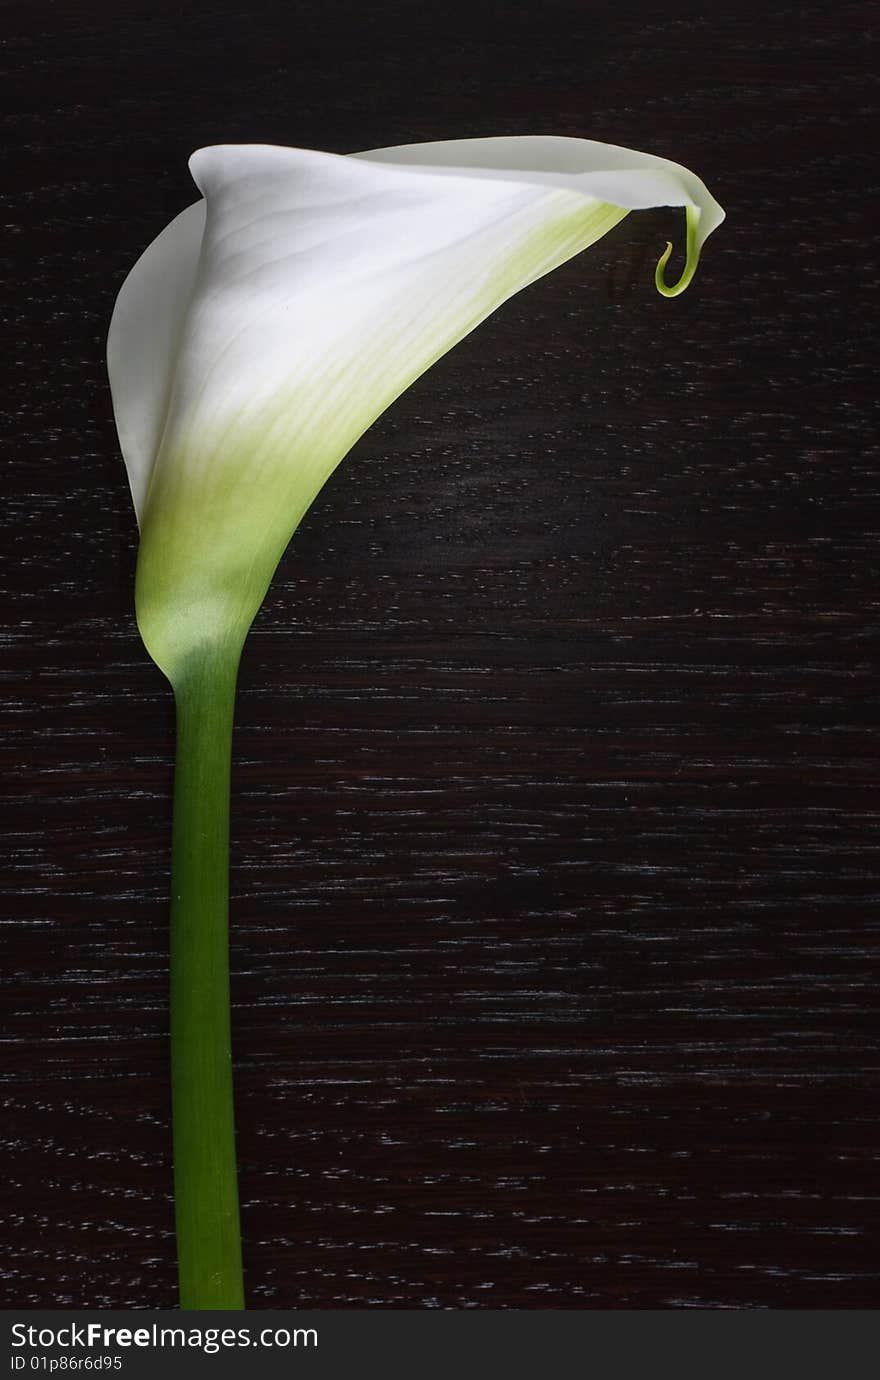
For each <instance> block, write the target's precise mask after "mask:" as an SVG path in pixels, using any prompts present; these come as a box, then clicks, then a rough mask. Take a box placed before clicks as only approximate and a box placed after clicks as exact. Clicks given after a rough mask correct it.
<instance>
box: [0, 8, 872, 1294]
mask: <svg viewBox="0 0 880 1380" xmlns="http://www.w3.org/2000/svg"><path fill="white" fill-rule="evenodd" d="M706 11H708V13H709V14H710V15H711V17H707V15H706ZM0 17H2V20H3V24H4V28H5V32H6V37H7V47H6V56H7V60H8V73H9V75H8V77H7V81H6V85H5V87H4V100H5V103H6V106H7V109H6V112H5V127H6V132H7V135H8V139H7V150H8V152H7V168H6V172H5V173H4V177H3V181H2V192H3V197H4V201H5V202H6V203H7V204H6V206H5V208H4V220H5V222H7V224H8V227H9V229H8V231H7V234H8V247H9V249H10V253H11V256H12V263H13V277H12V279H11V281H12V287H13V292H12V294H11V298H10V299H8V302H7V306H6V308H5V322H6V326H5V331H6V336H7V341H8V346H9V350H8V376H9V379H10V380H11V382H12V384H13V393H12V415H13V418H14V423H15V424H14V428H13V430H14V436H13V442H12V445H11V447H10V451H9V457H8V459H7V462H6V466H5V469H4V481H3V482H4V497H5V503H4V505H3V506H4V509H5V513H4V520H3V521H4V526H3V554H4V557H5V562H4V568H5V576H4V591H5V592H4V595H3V600H2V618H3V645H4V653H3V659H2V674H3V678H4V682H5V686H6V691H7V695H6V702H5V714H4V718H5V736H4V745H3V749H2V751H3V765H4V770H5V782H6V789H7V797H6V799H7V804H6V806H5V810H6V813H5V819H4V823H5V826H6V832H7V838H8V851H7V855H6V860H5V864H4V871H3V877H2V888H3V898H4V915H3V918H4V927H3V934H4V939H5V957H4V961H3V995H4V1003H5V1008H6V1015H5V1021H4V1033H3V1044H2V1051H3V1070H2V1077H3V1088H2V1092H3V1108H4V1110H3V1125H2V1134H3V1141H4V1144H5V1162H4V1166H3V1178H5V1180H6V1184H5V1187H6V1207H5V1212H4V1226H3V1247H2V1279H3V1302H4V1303H5V1304H6V1305H7V1306H9V1307H12V1306H25V1305H29V1306H36V1305H40V1306H44V1307H45V1306H50V1305H59V1306H70V1307H110V1306H116V1307H125V1306H136V1307H151V1308H152V1307H170V1306H173V1304H174V1299H175V1278H174V1275H175V1271H174V1248H173V1237H172V1205H171V1176H170V1158H169V1124H168V1101H169V1091H168V1079H167V1070H166V1056H167V1049H166V1025H167V1005H166V986H167V960H166V946H167V935H166V899H167V885H168V878H167V868H168V846H169V826H170V800H171V767H172V749H173V722H172V708H171V701H170V697H169V694H168V692H167V689H166V686H165V684H164V682H163V680H162V677H161V676H160V675H159V673H158V672H157V671H156V670H155V668H154V667H153V666H152V664H151V663H150V662H149V661H148V659H147V657H146V655H145V653H144V652H143V649H142V647H141V645H140V642H139V640H138V637H137V633H136V629H135V624H134V620H133V616H132V576H133V569H134V562H135V556H136V529H135V523H134V519H133V516H132V513H131V508H130V502H129V497H128V492H127V486H126V480H125V475H124V471H123V466H122V461H121V459H120V457H119V454H118V451H117V446H116V440H115V433H114V427H113V422H112V417H111V410H110V399H109V395H108V391H107V386H106V380H105V375H104V367H103V344H104V338H105V334H106V327H107V322H108V318H109V314H110V310H111V307H112V303H113V299H114V296H115V294H116V292H117V290H118V288H119V285H120V284H121V282H122V279H123V277H124V275H125V273H126V272H127V270H128V268H129V267H130V266H131V264H132V262H133V260H134V258H135V257H136V255H137V254H138V253H139V252H140V250H141V249H142V248H143V247H144V246H145V245H146V243H147V242H148V241H149V240H150V239H151V238H152V237H153V236H154V235H155V234H156V233H157V232H158V231H159V230H160V229H161V228H162V226H163V225H164V224H165V223H166V222H167V220H168V219H170V217H171V216H172V215H173V214H175V213H176V212H177V211H178V210H179V209H180V208H181V207H182V206H184V205H185V204H187V203H188V201H189V200H191V199H192V198H193V189H192V186H191V184H190V182H189V179H188V175H187V172H186V158H187V156H188V154H189V153H190V152H191V151H192V149H194V148H196V147H198V146H199V145H201V144H204V143H212V142H219V141H224V140H231V141H241V140H244V141H251V140H253V141H263V142H277V143H287V144H300V145H305V146H310V147H317V148H326V149H331V150H335V151H340V152H345V151H349V150H353V149H357V148H369V147H373V146H377V145H382V144H392V143H399V142H408V141H413V140H422V139H436V138H449V137H464V136H468V135H476V134H487V133H509V134H520V133H534V132H555V133H563V134H572V135H583V136H587V137H594V138H598V139H606V140H609V141H612V142H616V143H621V144H629V145H632V146H635V147H637V148H643V149H649V150H652V151H654V152H657V153H660V154H664V155H667V156H670V157H673V158H675V159H677V160H679V161H681V162H684V163H685V164H687V165H689V166H691V167H693V168H694V169H695V170H696V171H697V172H699V173H700V174H702V175H703V176H704V177H705V179H706V181H707V182H708V184H709V185H710V187H711V188H712V190H713V191H714V192H715V193H716V194H717V196H718V197H719V199H720V200H721V202H722V203H723V204H724V205H725V206H726V207H727V208H728V211H729V219H728V221H727V223H726V224H725V226H724V227H723V228H722V229H721V230H720V231H719V232H718V234H717V236H716V237H715V239H714V240H713V241H712V242H711V243H710V245H709V247H708V249H707V252H706V255H705V261H704V264H703V266H702V268H701V270H700V272H699V275H698V277H697V280H696V282H695V284H694V286H693V288H692V289H691V290H690V291H689V292H688V293H687V294H686V295H685V296H684V297H683V298H681V299H678V300H676V301H673V302H666V301H662V300H661V299H660V298H659V297H658V296H657V295H656V294H655V292H654V288H653V285H652V281H651V279H652V272H653V264H654V260H655V258H656V256H657V255H658V253H659V252H660V250H661V249H662V247H663V243H664V241H665V238H666V237H667V235H669V236H670V237H672V238H675V239H676V240H677V241H678V242H679V243H680V242H681V238H682V232H683V224H682V222H681V220H680V219H679V216H678V214H677V213H674V212H668V211H658V212H652V213H649V214H643V215H639V216H632V217H630V218H629V219H628V220H627V221H626V222H625V223H624V225H623V226H621V227H620V228H619V229H618V230H617V231H615V232H614V233H612V235H610V236H609V237H608V238H607V240H605V241H603V242H602V244H601V245H599V246H597V247H596V248H595V249H593V250H591V251H589V252H588V253H587V254H586V255H584V256H582V257H581V258H579V259H578V260H575V261H574V262H572V263H570V264H568V265H567V266H566V267H565V268H564V269H562V270H560V271H559V272H558V273H556V274H555V275H553V276H552V277H551V278H549V279H546V280H545V281H543V282H542V283H540V284H537V285H535V286H533V287H532V288H530V289H529V290H528V291H527V292H525V293H523V294H522V295H521V296H519V297H517V298H516V299H515V300H514V301H513V302H511V303H509V304H508V305H507V306H506V307H505V308H504V309H503V310H502V311H501V312H500V313H499V314H498V315H497V316H496V317H495V318H494V319H493V320H492V322H490V323H488V324H487V325H485V326H484V327H482V328H481V329H480V331H479V332H478V333H477V334H476V335H475V336H474V337H472V338H471V339H470V340H468V341H467V342H465V343H464V344H463V345H462V346H461V347H459V348H458V349H457V350H456V351H455V352H454V353H453V354H452V355H450V356H449V357H448V358H446V359H445V360H444V361H443V362H442V363H441V364H440V365H438V366H437V367H436V368H435V369H434V370H433V371H432V372H431V373H430V374H429V375H427V376H426V377H425V378H424V379H422V380H421V381H420V382H419V384H418V385H417V386H416V387H414V388H413V389H412V390H411V392H410V393H409V394H408V395H407V396H406V397H405V398H404V399H402V400H401V401H400V403H399V404H397V405H396V406H395V407H394V409H393V410H392V411H391V412H390V413H389V414H388V415H387V416H385V417H384V418H383V419H382V420H381V422H380V423H379V424H377V425H376V426H375V427H374V428H373V430H372V432H371V433H370V434H369V435H368V436H367V437H366V438H365V439H364V440H363V441H362V442H361V443H360V444H359V445H358V446H357V447H356V450H355V452H354V453H353V454H352V455H351V457H350V458H349V459H348V460H347V461H346V463H345V464H344V465H343V466H342V468H341V469H340V470H339V471H338V472H337V474H336V476H335V477H334V478H333V480H332V481H331V482H330V483H329V484H328V486H327V488H326V489H325V491H324V492H323V494H322V495H321V497H320V499H319V501H318V502H317V503H316V504H315V506H314V508H313V509H312V511H311V512H310V513H309V515H308V517H307V519H306V521H305V522H304V524H303V526H302V528H301V530H300V532H299V533H298V534H297V536H296V538H295V540H294V542H293V544H292V546H291V549H290V550H289V552H288V554H287V556H286V557H285V559H284V561H283V563H282V566H281V568H280V571H279V574H278V577H277V579H276V581H275V583H274V586H273V588H272V591H271V593H270V596H269V598H268V600H267V603H266V606H265V608H264V610H263V612H262V613H261V615H260V617H259V619H258V622H257V624H256V626H255V628H254V631H253V634H252V636H251V638H250V641H249V643H248V646H247V649H246V655H245V660H244V665H243V670H242V679H241V695H240V702H239V712H238V720H237V731H236V742H235V784H234V799H233V809H234V851H235V864H234V874H233V888H234V902H233V941H232V942H233V964H234V1007H235V1009H234V1027H235V1059H236V1069H237V1075H236V1076H237V1092H238V1117H239V1126H240V1157H241V1188H242V1197H243V1219H244V1231H245V1236H246V1262H247V1277H248V1283H249V1291H250V1294H249V1297H250V1303H251V1306H252V1307H254V1308H263V1307H292V1306H311V1307H320V1308H334V1307H339V1306H343V1305H347V1306H363V1305H371V1306H380V1307H382V1306H385V1307H390V1306H397V1307H406V1308H489V1307H491V1308H566V1309H570V1308H603V1307H604V1308H607V1307H613V1308H636V1309H638V1308H656V1307H659V1308H692V1307H702V1308H705V1307H712V1308H743V1307H746V1308H794V1307H800V1308H813V1307H832V1308H854V1307H865V1306H868V1307H871V1306H876V1304H877V1302H878V1283H880V1252H878V1249H877V1235H876V1233H877V1226H878V1211H877V1208H878V1202H880V1177H878V1172H877V1153H878V1120H880V1097H878V1079H877V1070H878V1062H880V1061H878V1039H877V1035H878V1027H877V1023H876V996H877V986H876V975H877V970H876V947H875V946H876V935H877V897H878V891H880V887H878V873H880V868H878V855H877V851H876V844H877V824H878V813H877V811H878V805H877V794H876V784H877V782H876V777H877V757H876V752H875V745H876V731H877V717H876V670H877V650H878V619H877V608H878V604H877V570H876V566H877V532H878V527H880V522H878V517H880V512H878V505H877V499H878V484H877V469H878V466H877V452H876V450H874V449H872V442H873V431H872V427H871V420H870V410H871V406H872V404H873V401H874V387H873V379H872V375H871V364H872V360H871V354H872V346H873V348H874V350H876V346H877V334H878V333H877V331H876V328H875V326H874V325H873V323H872V317H871V309H872V305H874V304H875V303H876V293H875V292H874V289H875V287H876V283H877V263H876V257H872V254H873V251H872V244H871V238H872V231H873V223H872V222H871V220H870V219H869V216H868V208H867V197H868V193H869V190H870V186H871V181H872V178H873V179H874V180H876V164H875V163H874V149H875V147H876V113H877V100H876V86H875V84H874V73H875V72H876V71H877V69H878V60H877V53H876V49H874V48H872V45H871V38H872V33H873V31H874V30H876V27H877V18H878V11H877V9H876V7H875V6H871V5H866V4H861V3H860V4H855V3H848V2H847V0H843V3H840V4H835V5H831V4H822V5H815V6H809V5H804V4H778V3H774V0H765V2H764V3H761V4H757V3H753V0H744V3H740V4H738V5H737V6H735V7H728V9H726V10H725V9H724V8H723V7H722V10H721V12H720V13H719V12H718V11H717V9H716V8H715V7H708V6H706V5H696V4H689V3H686V2H685V3H683V2H682V0H668V3H663V4H657V5H647V4H631V3H627V2H626V0H614V3H611V0H606V2H604V3H598V4H594V3H589V0H582V2H579V0H542V3H540V4H518V3H509V4H502V3H486V0H482V2H481V0H469V3H466V4H465V3H461V0H453V3H451V4H445V5H444V6H442V7H441V8H440V12H439V16H436V15H435V16H431V15H430V14H428V13H427V12H426V11H425V10H424V9H423V8H422V7H421V6H420V5H418V4H415V3H413V4H404V3H401V0H389V2H388V3H383V0H378V3H376V4H375V5H373V6H372V7H370V8H366V9H364V8H360V7H356V6H354V5H347V4H342V3H338V0H321V3H315V0H308V2H307V3H302V4H287V3H284V4H280V3H277V4H276V3H268V4H253V5H251V6H249V7H248V6H241V5H238V4H235V3H232V0H216V3H212V4H192V5H184V6H180V5H179V4H178V2H177V0H173V2H172V0H150V2H149V3H147V2H146V0H143V2H142V3H141V2H140V0H138V2H136V3H130V4H129V3H121V4H115V5H113V6H101V5H99V4H97V3H96V2H95V0H78V3H77V4H76V5H72V6H66V5H59V4H49V3H39V0H37V2H36V3H28V4H24V3H22V2H21V0H15V3H12V4H10V3H2V4H0Z"/></svg>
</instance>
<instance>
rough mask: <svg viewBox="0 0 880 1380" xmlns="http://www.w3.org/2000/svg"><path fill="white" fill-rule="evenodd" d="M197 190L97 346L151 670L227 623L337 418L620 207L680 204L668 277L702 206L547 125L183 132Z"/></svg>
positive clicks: (407, 371) (346, 429)
mask: <svg viewBox="0 0 880 1380" xmlns="http://www.w3.org/2000/svg"><path fill="white" fill-rule="evenodd" d="M190 169H191V171H192V175H193V177H194V179H195V181H196V183H197V185H198V187H199V189H200V191H201V192H202V194H203V199H202V200H201V201H198V202H197V203H196V204H195V205H193V206H190V207H189V208H188V209H187V210H185V211H184V212H183V213H182V214H181V215H179V216H178V217H177V219H176V220H174V221H172V223H171V224H170V225H169V226H168V227H167V229H166V230H164V231H163V232H162V234H161V235H160V236H159V237H158V239H156V240H155V241H154V242H153V244H152V245H151V246H150V248H149V249H148V250H147V251H146V253H145V254H144V255H143V257H142V258H141V259H140V260H139V261H138V263H137V264H136V266H135V267H134V269H133V270H132V272H131V273H130V274H129V276H128V278H127V279H126V282H125V284H124V286H123V288H122V291H121V292H120V294H119V299H118V301H117V303H116V309H115V311H114V314H113V319H112V322H111V326H110V335H109V341H108V366H109V374H110V384H111V389H112V393H113V402H114V408H115V412H116V421H117V426H118V430H119V436H120V441H121V444H122V451H123V455H124V457H125V462H126V465H127V468H128V474H129V480H130V484H131V491H132V496H133V498H134V504H135V509H136V512H137V515H138V520H139V522H140V527H141V547H140V557H139V568H138V579H137V609H138V621H139V624H140V628H141V632H142V634H143V637H144V640H145V642H146V645H147V647H148V649H149V651H150V652H151V654H152V656H153V657H154V659H155V660H156V661H157V662H158V664H159V666H161V667H162V669H163V670H164V671H165V672H166V674H167V675H168V676H169V677H170V678H171V680H172V681H174V680H175V679H176V677H177V675H178V672H179V668H180V666H181V663H182V662H184V661H187V660H188V659H189V658H190V657H191V655H192V650H193V647H194V646H197V645H199V644H200V643H203V642H205V641H215V642H216V641H217V640H223V641H224V642H234V641H236V640H238V641H239V642H240V641H241V640H242V639H243V637H244V635H245V634H246V632H247V629H248V628H249V626H250V623H251V621H252V619H253V617H254V615H255V613H256V612H257V609H258V608H259V606H260V604H261V602H262V600H263V597H264V595H265V592H266V588H267V586H268V583H269V580H270V579H271V576H272V573H273V571H274V569H275V566H276V565H277V563H278V560H279V558H280V556H281V554H282V552H283V551H284V548H285V547H286V545H287V543H288V542H289V540H290V537H291V534H292V533H293V531H294V530H295V528H296V526H297V524H298V522H299V521H300V519H301V518H302V516H303V514H304V513H305V511H306V509H307V508H308V507H309V505H310V504H311V502H312V500H313V499H314V498H315V496H316V494H317V493H318V491H319V490H320V488H321V487H322V485H323V484H324V483H325V481H326V480H327V478H328V477H329V475H330V474H331V473H332V471H333V470H334V469H335V467H336V466H337V464H338V463H339V461H340V460H341V459H342V458H343V457H344V456H345V455H346V453H347V452H348V451H349V450H350V449H351V447H352V446H353V444H354V443H355V441H356V440H357V439H358V437H359V436H361V435H362V433H363V432H364V431H365V430H366V429H367V428H368V427H369V426H370V424H371V423H372V422H373V421H374V420H375V418H376V417H377V416H378V415H379V414H380V413H381V412H383V411H384V410H385V409H386V408H387V407H388V406H389V404H390V403H391V402H393V401H394V399H395V398H396V397H397V396H398V395H399V394H400V393H401V392H403V391H404V389H406V388H407V387H408V386H409V385H410V384H411V383H412V382H413V381H414V380H415V379H416V378H418V377H419V375H420V374H422V373H423V372H424V371H425V370H426V369H427V368H428V367H429V366H430V365H431V364H432V363H433V362H434V361H435V360H437V359H438V358H440V356H441V355H443V354H445V353H446V351H447V350H449V349H450V348H451V347H452V346H453V345H455V344H456V343H457V341H459V340H461V339H462V337H463V336H465V335H467V334H468V332H470V331H471V330H473V328H474V327H475V326H476V325H478V323H479V322H480V321H482V320H483V319H484V318H485V317H487V316H488V315H489V314H490V313H491V312H492V311H494V310H495V308H496V307H498V306H499V305H500V304H501V303H502V302H504V301H505V300H506V299H507V298H509V297H511V296H512V295H513V294H514V293H516V292H518V291H519V290H520V289H521V288H523V287H525V286H526V285H527V284H528V283H531V282H533V281H534V280H535V279H537V278H540V277H541V276H542V275H543V274H545V273H548V272H549V271H550V270H551V269H553V268H556V267H558V265H560V264H562V263H564V262H565V261H566V260H567V259H569V258H571V257H572V256H573V255H575V254H577V253H579V252H580V251H581V250H583V249H585V248H587V246H588V245H591V244H593V243H594V242H595V241H596V240H598V239H600V238H601V236H603V235H604V234H606V233H607V232H608V231H609V230H610V229H612V227H613V226H615V225H616V224H617V223H618V222H619V221H621V220H622V219H623V218H624V216H625V215H626V214H627V212H629V211H631V210H636V209H640V208H644V207H653V206H682V207H684V208H685V209H686V214H687V262H686V265H685V268H684V271H683V273H682V275H681V278H680V279H679V281H678V282H677V283H676V284H675V285H674V286H672V287H668V286H667V285H666V283H665V281H664V278H663V266H664V264H665V259H666V258H667V257H668V253H669V250H668V249H667V254H666V255H665V256H664V261H663V263H661V265H660V266H659V267H658V274H657V286H658V288H659V289H660V291H661V292H663V293H665V294H667V295H672V294H674V293H678V292H681V291H682V290H683V288H684V287H685V286H686V285H687V284H688V283H689V282H690V279H691V277H692V276H693V273H694V269H695V268H696V265H697V260H698V258H699V254H700V249H701V246H702V244H703V242H704V241H705V239H706V236H707V235H709V234H710V233H711V231H712V230H713V229H714V228H715V227H716V226H717V225H718V224H719V222H720V221H721V219H722V218H723V212H722V210H721V208H720V207H719V206H718V203H717V202H716V201H715V200H714V199H713V197H712V196H711V195H710V194H709V192H708V191H707V189H706V188H705V186H704V185H703V183H702V182H701V181H700V179H699V178H698V177H696V176H694V174H693V173H691V172H689V171H688V170H687V169H686V168H682V167H680V166H678V165H677V164H675V163H671V162H668V161H667V160H665V159H662V158H654V157H651V156H650V155H648V154H644V153H636V152H634V151H632V150H630V149H623V148H617V147H614V146H612V145H608V144H598V143H592V142H589V141H587V140H583V139H569V138H537V137H536V138H507V139H505V138H499V139H468V140H456V141H453V142H448V143H436V144H415V145H408V146H403V147H399V148H388V149H378V150H374V151H372V152H370V153H363V154H355V155H351V156H348V157H341V156H338V155H336V154H329V153H315V152H312V151H309V150H304V149H294V148H277V147H271V146H265V145H221V146H218V147H213V148H204V149H200V150H199V151H198V152H197V153H195V154H194V155H193V157H192V158H191V160H190Z"/></svg>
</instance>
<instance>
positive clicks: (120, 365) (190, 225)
mask: <svg viewBox="0 0 880 1380" xmlns="http://www.w3.org/2000/svg"><path fill="white" fill-rule="evenodd" d="M204 228H205V203H204V201H199V202H197V203H196V204H195V205H194V206H188V207H187V209H186V210H185V211H182V212H181V214H180V215H179V216H176V217H175V219H174V220H173V221H172V222H171V224H170V225H168V226H166V228H165V229H164V230H163V231H162V233H161V235H159V236H158V238H157V239H155V240H153V243H152V244H151V245H150V247H149V249H147V250H146V252H145V253H144V254H142V255H141V257H140V258H139V259H138V261H137V263H136V264H135V266H134V268H133V269H132V270H131V272H130V273H129V275H128V277H127V278H126V280H125V282H124V283H123V285H122V290H121V291H120V293H119V296H118V297H117V299H116V305H115V307H114V309H113V316H112V318H111V320H110V330H109V332H108V335H107V372H108V374H109V376H110V390H111V393H112V396H113V410H114V414H115V417H116V428H117V430H118V432H119V444H120V447H121V450H122V456H123V459H124V460H125V466H126V469H127V470H128V482H129V485H130V487H131V496H132V499H133V500H134V508H135V513H136V515H137V519H138V521H139V522H140V520H141V516H142V514H143V510H144V506H145V502H146V497H147V488H148V487H149V482H150V474H151V472H152V468H153V461H154V460H155V458H156V453H157V451H158V449H159V443H160V441H161V440H162V432H163V430H164V428H165V417H166V413H167V410H168V400H169V397H170V394H171V385H172V380H173V377H174V367H175V363H176V360H177V351H178V346H179V343H180V337H181V333H182V328H183V322H184V319H185V317H186V312H187V308H188V307H189V303H190V299H191V298H192V294H193V288H194V286H195V280H196V271H197V269H198V263H199V253H200V251H201V245H202V234H203V232H204Z"/></svg>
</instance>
